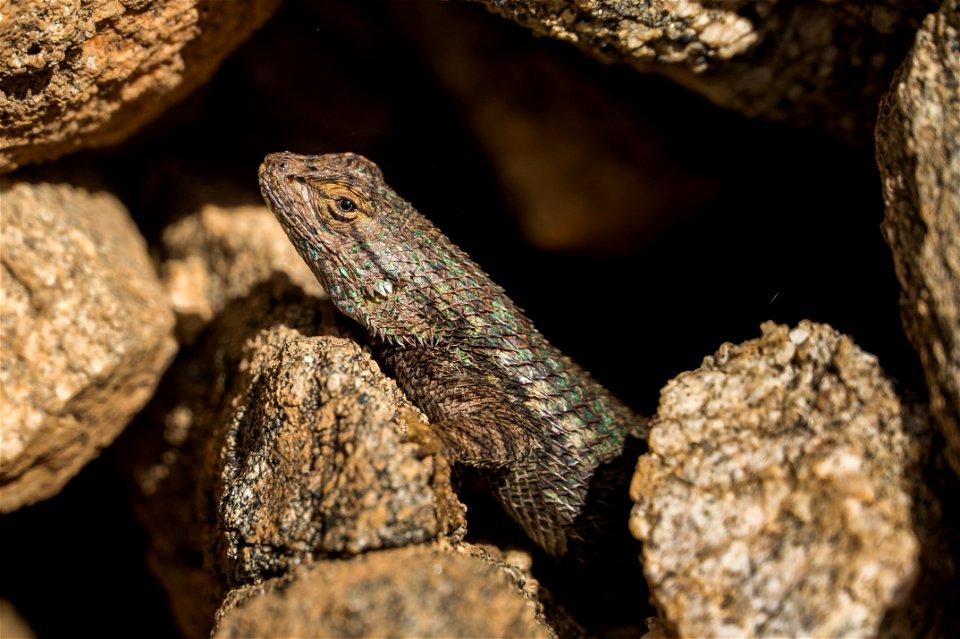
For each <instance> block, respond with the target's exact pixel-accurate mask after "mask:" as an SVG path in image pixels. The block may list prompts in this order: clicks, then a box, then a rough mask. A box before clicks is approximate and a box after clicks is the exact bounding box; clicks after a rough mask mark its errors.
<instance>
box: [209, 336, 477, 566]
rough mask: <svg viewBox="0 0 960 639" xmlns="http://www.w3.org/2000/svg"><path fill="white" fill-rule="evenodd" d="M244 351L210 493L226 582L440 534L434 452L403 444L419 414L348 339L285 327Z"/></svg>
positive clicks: (447, 484) (446, 478)
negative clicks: (242, 376) (303, 334)
mask: <svg viewBox="0 0 960 639" xmlns="http://www.w3.org/2000/svg"><path fill="white" fill-rule="evenodd" d="M248 348H250V354H249V356H248V357H247V358H246V359H245V361H244V362H243V364H242V365H241V366H242V367H243V368H244V369H246V370H247V374H249V382H248V383H244V384H243V385H242V388H241V389H240V390H239V394H238V396H237V398H236V399H235V400H234V401H233V406H232V410H231V411H230V414H229V415H228V416H227V423H226V432H225V435H226V437H225V440H224V441H223V447H222V449H221V451H220V458H221V459H220V463H221V464H222V470H219V469H218V472H219V473H220V476H219V477H218V482H217V483H218V487H217V490H216V492H217V497H218V502H217V505H216V509H217V513H218V521H217V526H218V529H219V530H220V531H222V533H220V534H222V537H220V546H221V550H220V555H221V556H220V558H219V560H220V561H221V562H222V564H223V571H224V573H225V574H226V576H227V578H228V580H229V582H230V583H231V584H237V583H249V582H251V581H255V580H257V579H260V578H263V577H264V576H268V575H275V574H282V573H283V572H285V571H287V570H289V569H290V568H291V567H292V566H294V565H297V564H300V563H304V562H307V561H309V560H310V559H312V558H314V557H322V556H334V557H345V556H350V555H356V554H359V553H362V552H366V551H370V550H373V549H378V548H389V547H398V546H407V545H410V544H416V543H421V542H425V541H429V540H431V539H434V538H436V537H437V536H438V535H439V534H440V533H441V532H442V531H443V530H444V524H443V522H442V521H441V516H440V515H439V513H438V508H437V505H436V502H437V498H436V497H435V496H434V490H433V488H432V484H433V482H434V475H435V471H436V469H437V465H436V464H435V457H434V456H433V455H424V454H422V453H421V452H420V447H419V445H417V444H415V443H412V442H408V441H406V437H405V435H406V433H407V429H408V426H409V425H410V423H409V422H411V421H417V419H418V418H417V415H416V413H415V412H414V410H413V409H412V408H411V407H410V405H409V404H408V403H407V402H406V400H405V399H404V398H403V397H402V395H401V393H400V391H399V389H397V387H396V386H395V384H394V382H393V381H392V380H390V379H388V378H386V377H384V376H383V375H382V374H381V373H380V372H379V369H378V368H377V366H376V364H374V363H373V361H372V360H371V359H370V356H369V355H367V354H365V353H363V352H361V350H360V348H359V347H358V346H357V345H356V344H355V343H354V342H353V341H351V340H346V339H340V338H334V337H315V338H300V337H299V336H298V335H296V334H295V333H293V332H292V331H290V330H289V329H286V328H285V327H273V328H270V329H266V330H264V331H263V332H261V333H259V334H258V335H257V336H255V337H254V338H253V339H252V340H251V341H250V342H248ZM404 407H406V408H405V409H404ZM424 430H425V428H424ZM442 468H443V471H444V472H445V473H446V477H445V478H443V479H442V480H441V481H442V483H443V485H444V486H446V487H448V486H449V468H448V467H447V466H445V465H444V466H443V467H442ZM448 499H451V500H452V499H455V497H453V496H452V495H449V494H448ZM461 517H462V511H461Z"/></svg>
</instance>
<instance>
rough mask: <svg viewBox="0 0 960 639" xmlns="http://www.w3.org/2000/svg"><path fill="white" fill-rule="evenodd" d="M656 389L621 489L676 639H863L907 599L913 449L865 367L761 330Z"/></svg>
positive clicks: (849, 352) (913, 565)
mask: <svg viewBox="0 0 960 639" xmlns="http://www.w3.org/2000/svg"><path fill="white" fill-rule="evenodd" d="M762 331H763V335H762V337H760V338H759V339H756V340H752V341H749V342H746V343H744V344H742V345H740V346H734V345H732V344H724V345H723V346H721V348H720V349H719V350H718V351H717V353H716V354H714V355H713V356H710V357H707V358H705V359H704V362H703V364H702V366H701V367H700V368H699V369H698V370H696V371H693V372H689V373H684V374H682V375H680V376H679V377H677V378H675V379H674V380H672V381H671V382H669V383H668V384H667V386H666V387H665V388H664V390H663V391H662V393H661V402H660V408H659V411H658V414H657V418H656V420H655V422H654V424H653V427H652V431H651V435H650V453H649V454H646V455H643V456H641V458H640V460H639V462H638V465H637V472H636V475H635V476H634V480H633V483H632V485H631V495H632V496H633V498H634V500H635V501H636V505H635V508H634V512H633V513H632V516H631V521H630V525H631V529H632V530H633V531H634V534H635V535H636V536H637V537H638V538H639V539H641V540H642V541H643V542H644V551H643V564H644V571H645V573H646V575H647V579H648V581H649V584H650V588H651V592H652V594H653V597H654V599H655V601H656V603H657V605H658V608H659V609H660V611H661V613H662V615H663V616H664V617H665V619H666V620H667V622H668V623H669V624H671V626H673V627H674V628H675V629H676V630H677V632H678V634H679V635H680V636H685V637H693V636H734V635H736V636H774V635H783V636H798V635H799V636H862V637H869V636H875V634H876V632H877V629H878V627H879V624H880V622H881V620H882V618H883V616H884V614H885V613H886V612H887V610H889V609H890V608H892V607H894V606H896V605H897V604H899V603H900V602H901V601H902V600H903V599H904V598H905V596H906V595H907V594H908V593H909V592H910V589H911V587H912V586H913V583H914V580H915V578H916V576H917V573H918V560H917V556H918V550H919V548H918V542H917V538H916V536H915V534H914V531H913V522H912V519H911V506H912V504H911V497H910V495H911V492H912V487H911V485H910V482H909V480H908V479H907V477H908V476H909V475H910V473H911V470H912V468H913V467H914V466H915V465H916V464H917V463H918V459H917V458H918V456H919V455H920V451H919V447H918V446H916V445H915V442H914V440H913V439H912V438H911V437H910V436H909V435H908V434H907V433H906V431H905V430H904V427H903V420H902V417H901V413H902V409H901V406H900V403H899V400H898V399H897V397H896V395H895V394H894V392H893V388H892V385H891V383H890V382H889V381H888V380H887V379H886V378H885V377H884V376H883V373H882V371H881V370H880V367H879V366H878V364H877V361H876V358H874V357H873V356H871V355H868V354H866V353H864V352H862V351H861V350H859V349H858V348H857V347H856V346H855V345H854V344H853V342H852V341H851V340H850V339H849V338H848V337H846V336H843V335H840V334H839V333H837V332H836V331H834V330H833V329H831V328H830V327H829V326H826V325H823V324H815V323H812V322H807V321H804V322H801V323H800V324H799V325H798V326H797V327H796V328H794V329H792V330H791V329H788V328H787V327H785V326H779V325H776V324H773V323H767V324H765V325H764V326H763V327H762Z"/></svg>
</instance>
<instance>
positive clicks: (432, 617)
mask: <svg viewBox="0 0 960 639" xmlns="http://www.w3.org/2000/svg"><path fill="white" fill-rule="evenodd" d="M218 617H219V623H218V626H217V629H216V631H215V632H214V634H213V637H215V638H216V639H230V638H234V637H237V638H239V637H262V636H277V637H542V638H546V637H551V636H554V635H552V633H551V632H550V631H549V629H548V628H547V627H546V626H544V625H543V624H542V623H540V622H539V621H538V619H537V613H536V606H535V603H534V602H533V601H531V600H530V599H528V598H525V597H524V596H523V595H522V594H521V591H520V588H519V587H518V585H517V584H516V583H514V582H513V581H512V579H511V578H510V577H509V576H508V575H507V573H505V572H504V571H503V570H500V569H498V568H497V567H496V566H495V565H493V564H491V563H488V562H485V561H483V560H481V559H478V558H477V557H471V556H462V555H457V554H453V553H449V552H440V551H437V550H433V549H427V548H401V549H396V550H386V551H381V552H374V553H369V554H366V555H363V556H360V557H355V558H352V559H348V560H332V561H324V562H320V563H316V564H313V565H310V566H305V567H303V568H300V569H298V570H296V571H295V572H294V573H293V574H291V576H290V578H289V579H284V580H272V581H268V582H266V583H263V584H260V585H256V586H250V587H247V588H244V589H241V590H238V591H235V592H233V593H231V595H230V596H229V597H228V598H227V601H226V603H225V604H224V606H223V608H222V609H221V610H220V612H219V613H218Z"/></svg>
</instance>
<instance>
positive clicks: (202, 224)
mask: <svg viewBox="0 0 960 639" xmlns="http://www.w3.org/2000/svg"><path fill="white" fill-rule="evenodd" d="M163 247H164V256H165V259H164V262H163V282H164V286H165V288H166V289H167V295H168V296H169V300H170V305H171V306H172V307H173V310H174V313H176V315H177V331H178V333H179V337H180V340H181V341H182V342H184V343H192V342H193V340H194V339H195V338H196V336H197V334H198V333H199V332H200V331H201V330H202V329H203V328H204V327H206V325H207V324H209V323H210V321H211V320H213V318H214V317H216V316H217V314H218V313H220V311H222V310H223V308H224V307H225V306H226V305H227V304H228V303H229V302H230V301H232V300H237V299H242V298H244V297H246V296H247V295H249V293H250V291H251V290H252V289H253V287H254V286H256V285H258V284H260V283H262V282H264V281H266V280H268V279H269V278H270V277H272V275H273V274H274V273H283V274H286V275H287V276H288V277H289V278H290V280H291V281H292V282H293V283H294V284H296V285H297V286H299V287H300V288H302V289H303V291H304V292H305V293H306V294H308V295H313V296H315V297H323V296H324V293H323V289H322V288H321V287H320V284H319V283H318V282H317V278H316V276H314V274H313V273H312V272H311V271H310V268H309V267H308V266H307V265H306V263H304V261H303V259H302V258H301V257H300V256H299V255H298V254H297V251H296V249H294V248H293V245H292V244H290V240H289V239H287V236H286V234H285V233H284V231H283V228H282V227H281V226H280V224H279V223H278V222H277V220H276V218H275V217H274V216H273V213H271V212H270V211H269V210H268V209H267V208H266V207H265V206H263V205H260V206H236V207H229V208H228V207H221V206H217V205H215V204H206V205H204V206H203V207H202V208H201V210H200V211H199V212H198V213H195V214H192V215H189V216H187V217H185V218H183V219H182V220H180V221H178V222H176V223H175V224H172V225H171V226H169V227H168V228H167V229H165V230H164V232H163Z"/></svg>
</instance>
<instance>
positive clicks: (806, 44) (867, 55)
mask: <svg viewBox="0 0 960 639" xmlns="http://www.w3.org/2000/svg"><path fill="white" fill-rule="evenodd" d="M483 2H484V3H485V4H486V5H487V6H488V7H489V8H490V9H491V10H493V11H495V12H497V13H500V14H502V15H504V16H506V17H509V18H511V19H513V20H515V21H516V22H518V23H520V24H522V25H524V26H527V27H529V28H531V29H533V30H534V31H535V32H536V33H538V34H541V35H547V36H550V37H553V38H558V39H560V40H566V41H570V42H574V43H576V44H577V46H579V47H580V48H581V49H583V50H585V51H587V52H588V53H590V54H591V55H594V56H596V57H598V58H600V59H601V60H604V61H610V62H626V63H629V64H632V65H634V66H635V67H637V68H638V69H640V70H641V71H656V72H659V73H663V74H664V75H667V76H669V77H670V78H672V79H674V80H676V81H677V82H679V83H681V84H683V85H685V86H687V87H689V88H691V89H692V90H694V91H697V92H699V93H701V94H703V95H705V96H706V97H707V98H709V99H710V100H712V101H713V102H715V103H716V104H718V105H720V106H723V107H726V108H728V109H734V110H736V111H740V112H742V113H744V114H746V115H748V116H751V117H763V118H768V119H772V120H784V121H788V122H790V123H791V124H794V125H803V124H812V125H816V126H821V127H824V128H826V129H828V130H831V131H832V132H833V133H835V134H837V135H839V136H842V137H845V138H853V139H861V140H862V139H866V138H867V136H868V135H869V133H870V131H871V130H872V127H873V122H874V118H875V114H876V104H877V101H878V100H879V98H880V96H881V95H882V94H883V92H884V91H886V88H887V86H888V85H889V81H890V77H891V75H892V74H893V71H894V69H895V68H896V66H897V65H898V64H899V63H900V61H901V60H902V59H903V55H904V53H905V52H906V50H907V49H908V48H909V46H910V41H911V38H912V37H913V33H914V32H915V31H916V29H917V26H918V24H919V22H920V20H921V19H922V18H923V16H924V15H925V14H926V13H927V12H928V11H932V10H933V9H935V8H936V6H937V3H936V2H935V1H934V0H929V1H923V0H921V1H919V2H917V1H911V0H887V1H885V2H877V3H860V2H830V1H820V2H770V1H768V0H734V1H731V2H701V1H697V0H685V1H676V0H652V1H650V2H634V1H632V0H583V1H581V2H574V3H572V2H563V1H561V0H518V1H515V2H500V1H499V0H483Z"/></svg>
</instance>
